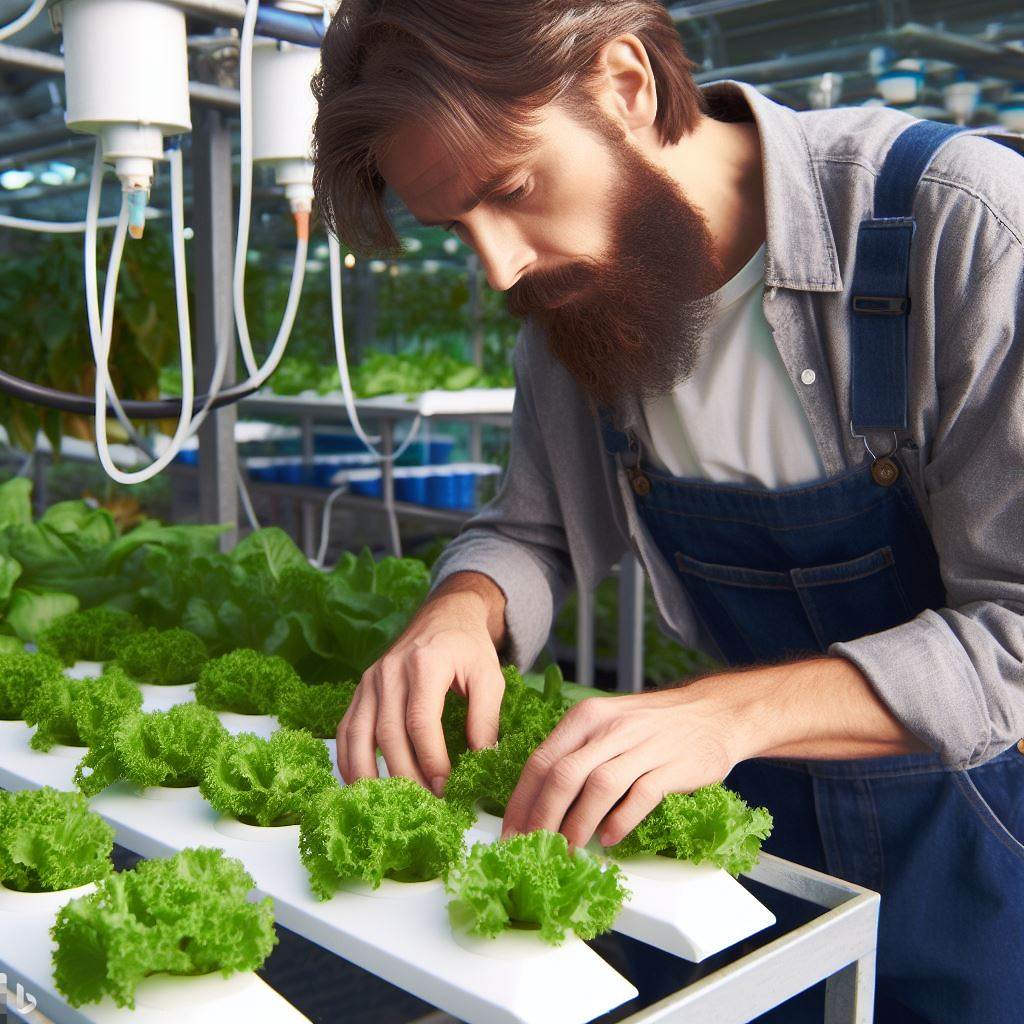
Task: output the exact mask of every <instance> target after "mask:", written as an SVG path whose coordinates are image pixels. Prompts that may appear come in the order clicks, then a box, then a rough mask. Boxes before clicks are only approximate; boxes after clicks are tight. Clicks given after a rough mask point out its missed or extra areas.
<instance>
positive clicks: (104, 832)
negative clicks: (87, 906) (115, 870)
mask: <svg viewBox="0 0 1024 1024" xmlns="http://www.w3.org/2000/svg"><path fill="white" fill-rule="evenodd" d="M113 848H114V830H113V829H112V828H111V827H110V826H109V825H108V824H107V823H106V822H105V821H104V820H103V819H102V818H101V817H100V816H99V815H98V814H95V813H93V812H92V811H90V810H89V804H88V801H86V799H85V797H83V796H82V795H81V794H80V793H62V792H60V791H59V790H56V789H53V788H51V787H50V786H44V787H43V788H42V789H26V790H22V791H21V792H18V793H5V792H3V791H0V882H2V883H3V884H4V885H5V886H7V888H9V889H19V890H21V891H22V892H57V891H58V890H60V889H73V888H75V887H76V886H79V885H87V884H88V883H89V882H98V881H99V880H100V879H101V878H105V877H106V876H107V875H109V874H110V871H111V867H112V865H111V862H110V853H111V850H112V849H113Z"/></svg>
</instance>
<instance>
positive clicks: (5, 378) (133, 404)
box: [0, 370, 259, 420]
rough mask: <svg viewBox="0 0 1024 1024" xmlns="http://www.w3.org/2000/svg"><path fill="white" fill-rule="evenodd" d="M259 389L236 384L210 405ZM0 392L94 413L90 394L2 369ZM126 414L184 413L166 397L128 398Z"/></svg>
mask: <svg viewBox="0 0 1024 1024" xmlns="http://www.w3.org/2000/svg"><path fill="white" fill-rule="evenodd" d="M258 390H259V385H257V386H253V385H243V384H234V385H232V386H231V387H229V388H225V389H224V390H223V391H221V392H220V393H219V394H218V395H217V397H216V398H215V399H214V400H213V402H212V404H211V405H210V408H211V409H219V408H221V407H222V406H225V405H233V404H234V403H235V402H239V401H241V400H242V399H243V398H248V397H249V395H252V394H255V393H256V392H257V391H258ZM0 391H2V392H3V393H4V394H6V395H10V396H11V397H12V398H20V399H21V400H22V401H23V402H28V403H29V404H30V405H41V406H44V407H45V408H47V409H59V410H60V411H61V412H73V413H78V415H80V416H95V415H96V401H95V399H93V398H89V397H88V396H87V395H76V394H74V393H73V392H70V391H58V390H57V389H56V388H48V387H44V386H43V385H42V384H33V383H32V382H31V381H28V380H22V379H21V378H20V377H15V376H13V375H11V374H9V373H5V372H4V371H3V370H0ZM206 397H207V396H206V395H196V396H195V398H194V399H193V401H192V415H193V416H194V415H195V414H196V413H197V412H199V410H200V409H202V408H203V406H204V405H205V404H206ZM121 405H122V407H123V408H124V411H125V413H126V414H127V415H128V416H129V417H130V418H131V419H133V420H163V419H171V418H176V417H178V416H180V415H181V399H180V398H164V399H160V400H159V401H155V402H140V401H137V400H128V401H124V400H122V402H121Z"/></svg>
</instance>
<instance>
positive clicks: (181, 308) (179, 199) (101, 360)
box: [85, 140, 195, 484]
mask: <svg viewBox="0 0 1024 1024" xmlns="http://www.w3.org/2000/svg"><path fill="white" fill-rule="evenodd" d="M167 155H168V160H169V161H170V165H171V237H172V243H173V246H174V284H175V299H176V302H177V307H178V339H179V343H180V351H181V377H182V405H181V415H180V417H179V419H178V426H177V429H176V430H175V432H174V436H173V438H172V439H171V443H170V445H169V446H168V448H167V450H166V451H165V452H164V453H163V454H162V455H161V456H160V457H159V458H157V459H156V460H155V461H154V462H152V463H151V464H150V465H149V466H147V467H145V468H144V469H142V470H139V471H138V472H134V473H125V472H123V471H122V470H120V469H119V468H118V467H117V466H116V465H114V462H113V460H112V459H111V457H110V448H109V443H108V440H107V389H108V388H109V387H110V367H109V359H110V340H111V332H112V328H113V315H114V308H113V307H114V295H115V293H116V289H117V276H118V272H119V271H120V263H121V259H120V257H121V253H122V251H123V247H124V235H125V233H126V231H127V222H128V218H127V197H125V198H123V199H122V215H123V217H122V218H120V219H119V221H118V229H117V232H116V233H115V236H114V252H113V253H112V254H111V263H110V269H109V271H108V273H107V281H106V287H105V289H104V297H105V299H106V300H107V301H105V302H104V309H103V311H102V318H101V313H100V309H99V297H98V285H97V279H96V221H97V220H98V213H99V205H100V191H101V188H100V186H101V183H102V179H103V156H102V148H101V145H100V143H99V141H98V140H97V147H96V157H95V160H94V162H93V175H92V180H91V182H90V186H89V203H88V210H87V214H86V223H87V227H86V231H85V299H86V308H87V311H88V318H89V333H90V337H91V339H92V346H93V354H94V356H95V359H96V388H95V401H96V452H97V454H98V456H99V459H100V463H101V464H102V466H103V468H104V470H105V471H106V472H107V475H108V476H110V477H111V478H112V479H113V480H115V481H117V482H118V483H121V484H136V483H142V482H143V481H145V480H149V479H152V477H154V476H156V475H157V473H159V472H160V471H161V470H163V469H164V468H165V467H166V466H167V465H168V464H169V463H170V462H171V461H172V460H173V459H174V458H175V456H176V455H177V454H178V452H179V451H180V450H181V448H182V446H183V445H184V443H185V441H186V440H187V438H188V437H189V434H190V429H189V428H190V425H191V409H192V402H193V399H194V397H195V380H194V377H193V368H192V338H191V330H190V323H189V314H188V292H187V282H186V277H185V236H184V228H185V224H184V220H185V199H184V191H185V190H184V180H183V173H182V159H181V150H177V149H176V150H171V151H169V153H168V154H167ZM122 220H123V224H122Z"/></svg>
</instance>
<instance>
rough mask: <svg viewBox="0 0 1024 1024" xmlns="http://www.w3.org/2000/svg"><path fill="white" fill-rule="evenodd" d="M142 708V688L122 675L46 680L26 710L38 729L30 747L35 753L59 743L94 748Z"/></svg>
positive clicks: (113, 673)
mask: <svg viewBox="0 0 1024 1024" xmlns="http://www.w3.org/2000/svg"><path fill="white" fill-rule="evenodd" d="M141 706H142V694H141V693H140V692H139V688H138V687H137V686H136V685H135V684H134V683H133V682H132V681H131V680H130V679H129V678H128V677H127V676H125V675H124V674H123V673H121V672H115V671H107V672H104V673H103V675H101V676H99V677H97V678H95V679H69V678H68V677H67V676H64V675H61V676H60V677H58V678H53V679H44V680H43V682H42V683H41V684H40V685H39V688H38V689H37V690H36V693H35V696H34V697H33V698H32V700H31V701H30V703H29V705H28V707H27V708H26V709H25V721H26V722H27V723H28V724H29V725H34V726H36V727H37V728H36V731H35V732H34V733H33V734H32V738H31V739H30V740H29V745H30V746H31V747H32V748H33V749H35V750H49V749H50V748H51V747H53V746H54V744H56V743H63V744H66V745H67V746H69V747H88V746H91V745H92V744H93V743H94V742H96V741H97V739H98V738H99V737H100V736H101V735H102V734H103V733H104V732H105V730H106V729H108V728H110V727H112V726H113V725H115V724H116V723H117V722H119V721H120V719H121V717H122V716H123V715H124V713H125V712H126V711H129V710H135V709H137V708H139V707H141Z"/></svg>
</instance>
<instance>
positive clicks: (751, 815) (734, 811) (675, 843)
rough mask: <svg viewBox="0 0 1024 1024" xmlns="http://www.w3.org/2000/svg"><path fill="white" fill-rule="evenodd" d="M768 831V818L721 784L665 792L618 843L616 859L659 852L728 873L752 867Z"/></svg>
mask: <svg viewBox="0 0 1024 1024" xmlns="http://www.w3.org/2000/svg"><path fill="white" fill-rule="evenodd" d="M771 831H772V816H771V814H770V813H769V812H768V810H767V809H766V808H764V807H753V808H752V807H749V806H748V805H747V803H746V801H744V800H743V798H742V797H741V796H740V795H739V794H738V793H734V792H733V791H732V790H731V789H727V788H726V787H725V786H723V785H722V784H721V783H716V784H715V785H713V786H704V787H703V788H701V789H698V790H695V791H694V792H693V793H668V794H667V795H666V796H665V797H664V799H663V800H662V801H661V803H660V804H658V806H657V807H655V809H654V810H653V811H651V813H650V814H648V815H647V817H646V818H644V820H643V821H641V822H640V824H639V825H637V826H636V828H634V829H633V831H632V832H630V833H629V835H628V836H626V837H625V839H623V840H622V842H620V843H618V844H617V845H615V846H613V847H611V848H610V850H609V851H608V852H609V853H611V854H612V855H613V856H615V857H620V858H621V857H636V856H639V855H641V854H662V855H664V856H668V857H677V858H679V859H680V860H689V861H693V862H694V863H695V864H700V863H702V862H704V861H708V862H710V863H712V864H715V865H717V866H718V867H720V868H724V869H725V870H726V871H728V872H729V873H730V874H732V875H738V874H740V872H743V871H749V870H750V868H752V867H753V866H754V865H755V864H756V863H757V858H758V855H759V853H760V851H761V843H762V842H763V841H764V840H765V839H767V838H768V836H769V835H770V834H771Z"/></svg>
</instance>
